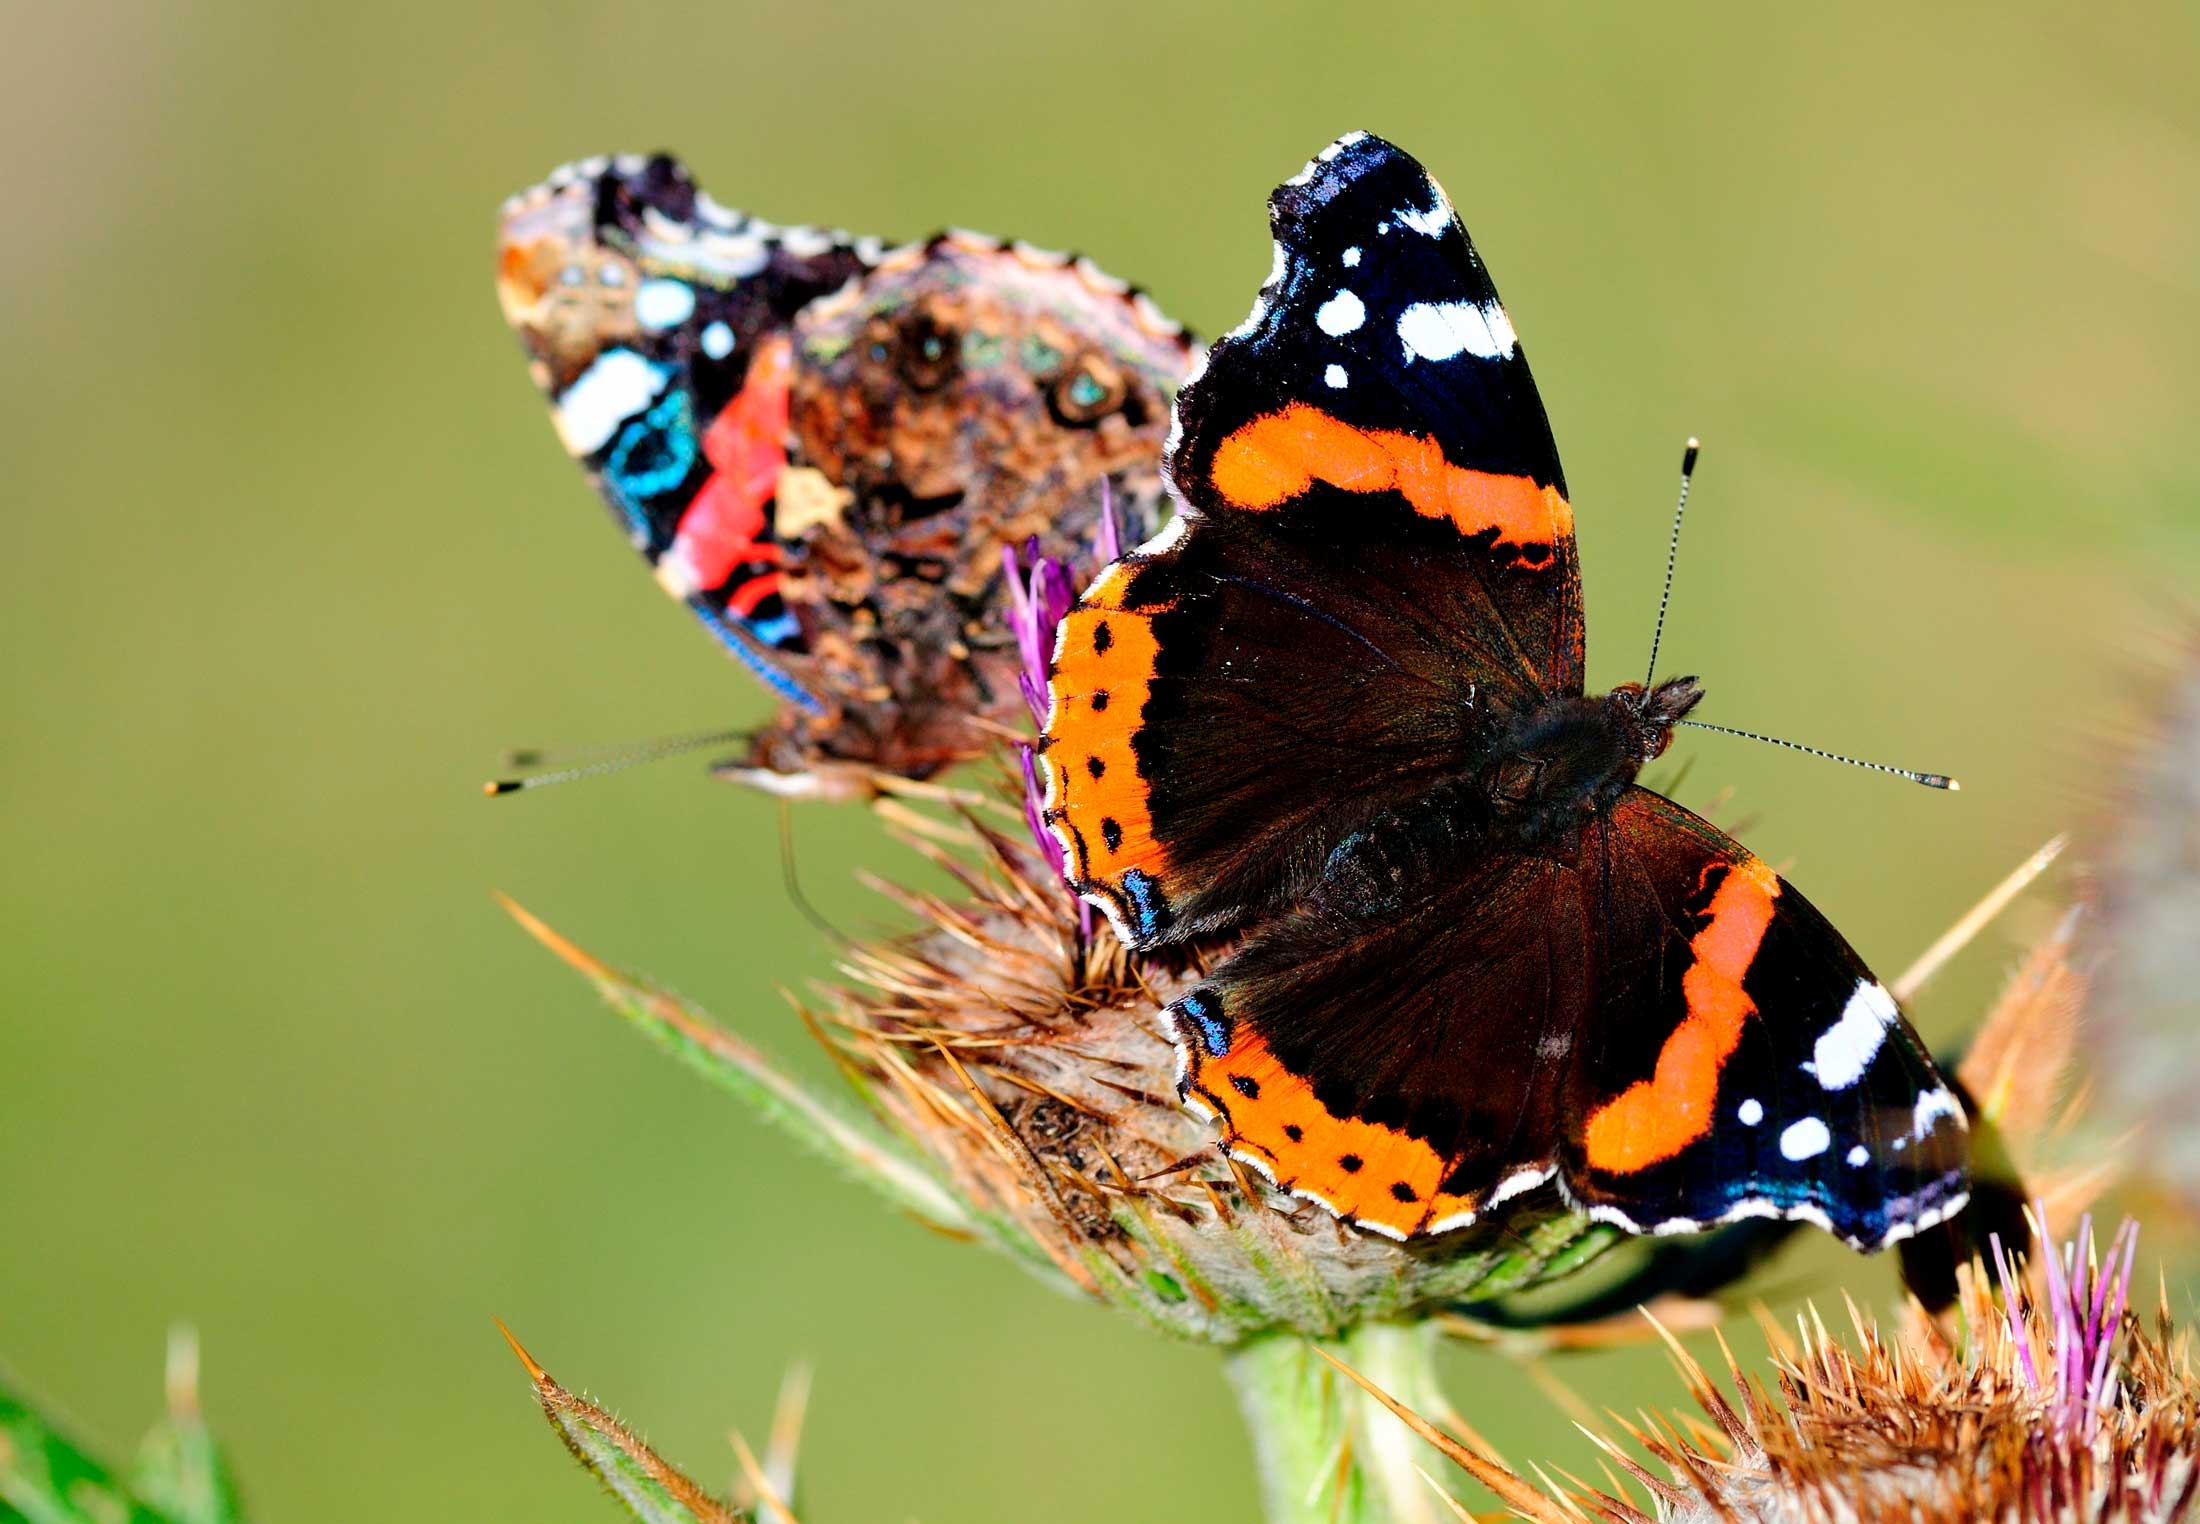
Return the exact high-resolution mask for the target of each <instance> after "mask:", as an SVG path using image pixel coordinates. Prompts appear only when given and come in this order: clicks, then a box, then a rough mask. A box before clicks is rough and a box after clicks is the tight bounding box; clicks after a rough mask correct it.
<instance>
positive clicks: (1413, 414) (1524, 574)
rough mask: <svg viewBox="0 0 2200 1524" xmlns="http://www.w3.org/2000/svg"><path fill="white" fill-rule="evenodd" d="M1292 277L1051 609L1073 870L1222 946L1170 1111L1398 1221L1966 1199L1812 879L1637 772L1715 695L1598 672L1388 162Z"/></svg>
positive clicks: (1408, 171) (1290, 231) (1440, 223)
mask: <svg viewBox="0 0 2200 1524" xmlns="http://www.w3.org/2000/svg"><path fill="white" fill-rule="evenodd" d="M1269 211H1270V219H1271V222H1272V224H1273V228H1274V234H1275V244H1276V249H1275V266H1274V270H1273V272H1272V274H1271V275H1270V277H1269V279H1268V281H1267V283H1266V284H1265V285H1263V286H1262V288H1261V290H1260V294H1259V296H1258V298H1257V299H1256V300H1255V302H1254V305H1253V310H1252V314H1251V316H1249V317H1248V318H1247V319H1246V321H1245V322H1244V323H1243V324H1242V325H1240V326H1239V327H1238V328H1237V329H1236V330H1234V331H1233V332H1231V333H1230V334H1229V335H1227V336H1226V337H1224V338H1223V339H1221V340H1219V341H1218V342H1217V343H1216V344H1215V346H1214V348H1213V350H1212V352H1211V353H1210V354H1209V356H1208V357H1207V362H1206V365H1205V367H1204V369H1203V370H1202V371H1201V372H1200V373H1198V374H1197V375H1195V376H1194V377H1193V378H1192V379H1190V380H1189V381H1187V382H1186V384H1185V386H1184V387H1183V389H1182V390H1181V392H1180V393H1179V394H1178V397H1177V403H1176V418H1175V427H1174V431H1173V433H1172V436H1171V439H1170V442H1169V446H1168V451H1167V454H1166V456H1165V461H1164V470H1165V472H1166V475H1167V478H1168V481H1169V484H1170V487H1171V489H1172V492H1173V494H1174V497H1175V499H1176V502H1177V505H1178V516H1177V517H1176V518H1175V519H1174V520H1173V521H1172V522H1171V523H1170V525H1169V526H1168V528H1167V529H1166V530H1165V531H1164V532H1163V533H1162V534H1161V535H1160V536H1158V537H1157V538H1155V539H1154V540H1152V541H1151V542H1149V543H1147V544H1145V545H1144V546H1142V547H1141V548H1140V549H1138V550H1137V551H1135V552H1134V553H1132V554H1129V555H1126V556H1124V557H1123V558H1122V559H1120V560H1119V561H1117V562H1116V563H1114V564H1113V565H1111V566H1109V567H1108V568H1107V569H1106V570H1105V571H1103V572H1102V573H1101V574H1100V576H1099V578H1098V579H1097V580H1096V581H1095V582H1094V583H1093V584H1092V585H1091V586H1090V588H1088V589H1087V590H1086V592H1085V593H1084V595H1083V597H1082V598H1081V599H1080V600H1079V602H1078V603H1077V605H1076V606H1075V607H1074V608H1073V610H1072V611H1071V612H1070V614H1069V615H1068V616H1067V617H1066V618H1065V619H1064V620H1063V622H1062V624H1061V625H1060V627H1059V630H1058V635H1057V644H1056V648H1055V653H1054V660H1053V665H1052V672H1051V679H1050V689H1051V704H1052V707H1051V713H1050V717H1049V719H1048V722H1047V726H1046V732H1045V736H1044V738H1043V741H1042V763H1043V767H1044V771H1045V775H1046V785H1047V798H1046V809H1045V818H1046V821H1047V823H1048V825H1049V827H1050V829H1051V830H1052V831H1053V832H1054V833H1055V835H1056V836H1057V838H1058V839H1059V841H1060V842H1061V845H1062V849H1063V851H1064V854H1065V856H1066V859H1067V863H1068V868H1067V870H1066V872H1067V877H1068V879H1069V882H1070V886H1071V888H1072V889H1074V890H1075V891H1076V892H1077V893H1078V894H1080V895H1082V896H1083V897H1084V898H1086V899H1087V900H1089V901H1090V902H1091V903H1092V904H1093V905H1095V906H1097V907H1098V908H1099V909H1101V910H1102V911H1104V912H1106V914H1107V916H1108V918H1109V920H1110V921H1111V922H1112V923H1113V925H1114V928H1115V930H1116V932H1117V934H1118V935H1119V936H1120V937H1121V938H1122V939H1123V941H1124V942H1126V943H1127V944H1128V945H1130V946H1131V947H1133V948H1135V949H1141V950H1151V949H1158V948H1164V947H1168V946H1171V945H1176V944H1186V943H1206V944H1209V945H1210V946H1219V947H1220V948H1221V951H1220V953H1219V957H1220V961H1219V962H1217V963H1215V964H1214V966H1213V967H1212V969H1211V971H1210V972H1208V973H1206V974H1205V975H1203V976H1201V977H1200V978H1199V979H1198V980H1197V981H1196V983H1194V984H1193V985H1192V987H1191V988H1189V989H1188V990H1186V991H1185V992H1184V993H1183V994H1181V995H1180V996H1178V998H1176V999H1175V1000H1174V1001H1173V1002H1172V1003H1171V1004H1170V1005H1169V1006H1168V1007H1167V1009H1166V1012H1165V1015H1166V1017H1167V1019H1168V1022H1169V1024H1170V1028H1171V1031H1172V1034H1173V1037H1174V1041H1175V1044H1176V1048H1177V1056H1178V1063H1179V1068H1178V1075H1179V1080H1178V1083H1179V1090H1180V1092H1181V1094H1182V1095H1183V1097H1184V1098H1185V1100H1186V1102H1187V1103H1188V1104H1189V1105H1190V1106H1191V1107H1193V1108H1194V1109H1195V1110H1197V1111H1199V1112H1201V1113H1204V1114H1206V1115H1208V1116H1210V1117H1211V1118H1212V1119H1213V1120H1214V1121H1215V1122H1216V1123H1217V1124H1218V1125H1219V1128H1220V1133H1221V1144H1222V1146H1223V1147H1224V1148H1225V1149H1226V1150H1227V1151H1228V1152H1229V1153H1230V1154H1231V1155H1232V1156H1234V1157H1235V1158H1237V1159H1239V1160H1242V1161H1243V1162H1244V1163H1246V1164H1248V1165H1250V1166H1252V1167H1253V1168H1254V1169H1256V1170H1258V1171H1260V1172H1261V1173H1262V1174H1263V1175H1265V1176H1266V1177H1268V1179H1269V1180H1270V1181H1271V1182H1273V1183H1274V1184H1275V1185H1276V1186H1277V1187H1278V1188H1279V1189H1281V1190H1283V1191H1287V1192H1289V1193H1291V1194H1293V1195H1295V1196H1299V1197H1303V1198H1305V1199H1307V1200H1310V1201H1313V1202H1316V1203H1319V1204H1320V1205H1321V1206H1323V1207H1325V1208H1327V1209H1328V1210H1329V1211H1330V1212H1332V1213H1334V1214H1336V1215H1337V1216H1338V1217H1340V1218H1342V1219H1344V1220H1345V1221H1346V1222H1348V1223H1352V1224H1355V1225H1357V1226H1359V1227H1361V1228H1364V1229H1367V1230H1370V1231H1373V1232H1377V1233H1382V1234H1386V1235H1388V1236H1390V1237H1393V1238H1398V1239H1411V1238H1417V1237H1421V1236H1425V1235H1431V1234H1439V1233H1443V1232H1446V1231H1448V1230H1451V1229H1455V1228H1459V1227H1464V1226H1466V1225H1468V1224H1471V1223H1475V1222H1478V1221H1481V1220H1483V1219H1484V1218H1485V1216H1486V1215H1487V1214H1489V1213H1490V1212H1491V1211H1492V1209H1493V1208H1496V1207H1498V1206H1499V1205H1501V1204H1502V1203H1504V1202H1506V1201H1508V1200H1510V1199H1511V1198H1514V1197H1517V1196H1521V1195H1523V1194H1524V1193H1527V1192H1530V1191H1534V1190H1537V1189H1539V1188H1543V1187H1546V1186H1549V1187H1551V1188H1552V1189H1554V1190H1555V1191H1556V1192H1557V1193H1558V1194H1559V1195H1560V1196H1561V1197H1562V1198H1563V1199H1564V1200H1566V1201H1568V1202H1570V1203H1572V1204H1573V1205H1575V1206H1576V1207H1578V1208H1580V1209H1582V1210H1585V1211H1586V1212H1587V1213H1588V1214H1589V1215H1590V1216H1591V1217H1592V1218H1595V1219H1598V1220H1601V1221H1605V1222H1610V1223H1615V1224H1617V1225H1618V1226H1619V1227H1621V1228H1623V1229H1625V1230H1627V1231H1629V1232H1634V1233H1680V1232H1691V1231H1695V1230H1698V1229H1702V1228H1707V1227H1710V1226H1712V1225H1714V1224H1718V1223H1726V1222H1732V1221H1736V1220H1738V1219H1742V1218H1750V1217H1768V1218H1782V1219H1789V1220H1798V1221H1804V1222H1810V1223H1815V1224H1817V1225H1819V1226H1821V1227H1823V1228H1826V1229H1828V1230H1829V1231H1831V1232H1833V1233H1835V1234H1837V1235H1839V1236H1840V1237H1841V1238H1843V1239H1844V1240H1846V1241H1847V1242H1848V1243H1850V1244H1852V1245H1854V1246H1857V1247H1859V1248H1863V1249H1875V1248H1879V1247H1882V1246H1884V1245H1887V1244H1889V1243H1892V1242H1894V1241H1896V1240H1899V1239H1902V1238H1905V1237H1908V1236H1909V1235H1911V1234H1913V1233H1915V1232H1917V1231H1918V1230H1919V1229H1921V1228H1923V1227H1925V1226H1927V1225H1930V1224H1932V1223H1935V1222H1938V1221H1940V1220H1942V1219H1943V1218H1945V1217H1947V1216H1949V1215H1950V1214H1952V1213H1954V1212H1955V1211H1956V1210H1958V1209H1959V1208H1960V1207H1961V1206H1962V1204H1963V1202H1964V1201H1965V1199H1966V1192H1967V1189H1968V1185H1967V1181H1968V1165H1967V1152H1968V1146H1967V1122H1966V1118H1965V1115H1964V1110H1963V1107H1962V1104H1961V1102H1960V1101H1959V1100H1958V1099H1957V1097H1956V1095H1955V1093H1954V1092H1953V1091H1952V1090H1951V1089H1950V1088H1949V1086H1948V1084H1947V1083H1946V1082H1945V1081H1944V1080H1943V1078H1942V1077H1941V1075H1940V1073H1939V1071H1938V1070H1937V1069H1936V1068H1935V1067H1934V1064H1933V1061H1932V1059H1931V1058H1930V1057H1929V1056H1928V1054H1927V1053H1926V1051H1925V1049H1924V1047H1923V1045H1922V1044H1921V1043H1920V1041H1919V1039H1918V1037H1917V1035H1916V1033H1915V1032H1913V1031H1912V1030H1911V1028H1910V1027H1909V1025H1908V1024H1907V1022H1906V1021H1905V1020H1904V1019H1903V1017H1902V1015H1901V1013H1900V1011H1899V1010H1898V1009H1897V1007H1896V1004H1895V1001H1894V998H1893V996H1892V995H1890V994H1889V992H1888V991H1887V989H1886V988H1885V987H1884V986H1883V985H1881V984H1880V983H1879V981H1878V980H1876V979H1875V978H1874V977H1873V976H1872V974H1871V972H1870V970H1869V969H1867V968H1866V967H1865V965H1864V963H1863V961H1862V960H1861V959H1860V958H1859V957H1858V956H1857V955H1856V953H1855V952H1854V951H1853V950H1851V949H1850V947H1849V945H1848V944H1847V943H1846V942H1845V941H1843V940H1842V938H1841V936H1840V934H1839V933H1838V932H1837V931H1835V930H1834V928H1833V927H1832V926H1831V925H1830V924H1829V923H1828V922H1827V921H1826V919H1825V917H1823V916H1822V915H1820V914H1819V913H1818V912H1817V911H1816V910H1815V909H1813V908H1812V907H1811V905H1810V904H1809V903H1808V902H1807V901H1806V900H1805V899H1804V898H1803V897H1802V895H1801V894H1799V893H1797V892H1796V890H1795V889H1794V888H1793V886H1791V885H1789V884H1788V883H1786V882H1785V881H1784V880H1782V879H1781V877H1780V876H1779V875H1778V874H1776V873H1775V872H1774V871H1773V870H1772V869H1771V868H1770V867H1768V866H1767V865H1766V864H1765V863H1764V862H1763V861H1762V860H1761V859H1759V858H1757V857H1756V856H1754V855H1752V854H1751V853H1750V852H1749V850H1748V849H1747V848H1745V847H1744V846H1742V845H1741V844H1740V843H1739V842H1737V841H1735V840H1733V839H1732V838H1730V837H1728V836H1727V835H1725V834H1724V833H1722V832H1721V831H1719V830H1717V829H1716V828H1714V827H1713V826H1712V825H1710V824H1709V823H1708V822H1706V821H1704V820H1702V819H1699V818H1698V817H1697V816H1695V815H1693V814H1691V813H1690V812H1689V811H1687V810H1685V809H1683V808H1682V807H1681V806H1679V805H1677V804H1675V803H1674V802H1672V801H1671V800H1669V799H1666V798H1664V797H1663V796H1661V795H1659V794H1657V793H1655V792H1652V791H1651V790H1649V789H1647V788H1645V787H1642V786H1640V785H1638V784H1637V783H1636V782H1635V778H1636V776H1637V774H1638V773H1639V771H1640V770H1641V768H1642V767H1643V765H1644V764H1645V763H1647V762H1649V761H1650V760H1651V759H1653V758H1655V757H1657V756H1658V755H1659V754H1660V753H1662V752H1663V751H1664V750H1665V748H1666V746H1667V745H1668V744H1669V742H1670V740H1671V732H1672V728H1673V726H1674V725H1675V724H1676V723H1677V722H1678V721H1680V720H1681V719H1682V717H1684V716H1685V715H1686V714H1687V713H1688V712H1689V710H1690V709H1691V708H1692V707H1693V706H1694V705H1695V704H1696V702H1697V700H1698V698H1699V697H1700V692H1701V690H1700V688H1699V687H1698V685H1697V683H1696V681H1695V679H1693V678H1685V677H1683V678H1672V679H1668V680H1666V681H1663V682H1659V683H1657V684H1656V685H1655V686H1644V685H1641V684H1627V685H1624V686H1622V687H1619V688H1616V689H1614V690H1613V691H1611V692H1610V693H1607V694H1604V695H1602V696H1600V697H1592V696H1588V695H1586V694H1585V693H1584V691H1583V682H1582V666H1583V627H1582V625H1583V621H1582V601H1581V578H1580V570H1579V564H1578V561H1577V557H1576V549H1575V537H1574V509H1573V506H1572V503H1571V500H1570V499H1569V498H1568V497H1567V494H1566V482H1565V477H1564V475H1563V473H1562V472H1561V470H1560V468H1559V461H1558V454H1557V449H1556V447H1555V445H1554V444H1553V442H1552V439H1551V432H1550V426H1549V424H1548V422H1547V421H1546V419H1545V416H1544V412H1543V406H1542V402H1541V400H1540V399H1539V397H1538V395H1537V393H1536V389H1535V384H1534V382H1533V380H1532V379H1531V378H1530V376H1529V373H1528V364H1527V360H1526V358H1525V357H1524V355H1523V354H1522V352H1521V348H1520V344H1519V340H1518V338H1517V336H1516V335H1515V334H1514V332H1513V326H1512V322H1511V320H1510V319H1509V318H1508V317H1507V315H1506V312H1505V309H1504V307H1503V306H1502V305H1501V304H1500V303H1499V301H1498V297H1497V292H1496V289H1495V288H1494V286H1493V285H1492V284H1491V282H1490V278H1489V275H1488V273H1487V271H1485V270H1484V268H1483V265H1482V261H1481V259H1480V257H1479V256H1478V255H1477V254H1476V252H1475V249H1474V246H1473V244H1472V243H1471V242H1470V241H1469V240H1468V237H1467V234H1466V231H1465V229H1464V228H1463V227H1462V226H1461V225H1460V222H1459V219H1458V217H1457V216H1456V214H1455V213H1454V212H1453V210H1452V206H1451V203H1450V202H1449V201H1448V200H1447V199H1446V198H1445V196H1444V194H1443V192H1442V191H1441V190H1440V189H1439V188H1438V187H1437V185H1436V184H1435V182H1434V181H1433V180H1432V179H1430V177H1429V176H1428V174H1427V173H1426V171H1424V170H1423V169H1422V167H1421V166H1420V165H1419V164H1418V163H1416V162H1415V161H1414V160H1413V159H1412V158H1411V157H1409V156H1408V155H1406V154H1405V153H1403V152H1402V151H1400V150H1399V149H1397V148H1395V147H1393V146H1392V145H1390V144H1389V143H1386V142H1384V141H1382V140H1381V139H1379V138H1375V137H1370V136H1367V135H1365V134H1361V133H1353V134H1350V135H1348V136H1346V137H1343V138H1340V139H1338V140H1337V141H1336V142H1335V143H1333V144H1331V145H1330V146H1329V147H1328V148H1326V149H1324V150H1323V152H1322V153H1321V155H1320V156H1319V157H1318V158H1316V159H1315V160H1314V161H1313V162H1311V163H1310V164H1308V165H1307V166H1306V168H1305V170H1304V171H1303V172H1301V173H1300V174H1298V175H1296V176H1294V177H1293V178H1292V179H1291V180H1289V181H1288V182H1286V183H1285V184H1284V185H1282V186H1281V187H1279V188H1278V189H1277V190H1276V192H1275V194H1274V196H1273V197H1272V198H1271V200H1270V202H1269Z"/></svg>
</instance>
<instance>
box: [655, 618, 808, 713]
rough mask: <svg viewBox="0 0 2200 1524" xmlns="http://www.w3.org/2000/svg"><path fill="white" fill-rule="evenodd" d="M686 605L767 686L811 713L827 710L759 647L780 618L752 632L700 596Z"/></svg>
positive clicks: (721, 643)
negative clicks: (767, 632) (733, 621)
mask: <svg viewBox="0 0 2200 1524" xmlns="http://www.w3.org/2000/svg"><path fill="white" fill-rule="evenodd" d="M687 605H688V607H689V608H691V609H693V610H695V617H696V618H698V619H700V620H702V621H703V627H704V628H705V629H707V630H709V631H710V632H711V634H713V635H715V636H717V637H718V643H719V644H720V645H722V646H724V647H725V648H726V649H727V650H729V651H731V652H732V653H733V655H734V659H735V660H737V661H739V662H740V663H741V665H742V666H744V667H747V668H748V669H749V670H750V671H751V672H753V673H755V674H756V675H757V677H759V678H760V679H762V680H763V683H764V686H766V687H767V688H769V689H771V690H772V692H774V693H776V694H778V695H779V696H780V697H781V698H783V699H785V700H786V701H787V702H788V703H790V704H799V705H801V706H802V707H803V708H804V709H806V710H808V711H809V712H810V713H812V714H823V713H824V712H825V705H824V702H823V701H822V700H820V699H818V698H816V697H814V696H812V694H811V693H810V691H809V690H808V689H806V688H804V687H803V686H802V685H801V684H800V683H797V682H796V681H795V680H794V679H793V678H791V677H789V676H788V675H787V674H786V672H785V671H784V670H783V669H781V667H780V666H779V664H778V663H777V662H775V661H773V660H772V659H771V657H770V655H769V654H767V653H766V652H765V651H764V650H762V649H760V648H759V647H758V645H757V641H758V638H759V636H760V635H761V634H762V630H763V629H765V628H776V627H777V626H778V623H779V621H778V620H773V621H771V622H770V625H768V626H760V627H759V628H758V630H757V632H756V633H751V632H750V631H749V630H748V629H745V628H743V627H742V626H740V625H737V624H733V623H729V622H728V621H727V620H726V618H725V617H724V616H723V615H721V614H720V613H719V612H718V611H717V610H716V609H714V608H712V607H711V606H710V605H709V604H707V603H705V602H704V601H703V600H702V599H700V598H690V599H688V601H687ZM792 617H793V616H792V615H782V616H781V618H784V619H791V618H792Z"/></svg>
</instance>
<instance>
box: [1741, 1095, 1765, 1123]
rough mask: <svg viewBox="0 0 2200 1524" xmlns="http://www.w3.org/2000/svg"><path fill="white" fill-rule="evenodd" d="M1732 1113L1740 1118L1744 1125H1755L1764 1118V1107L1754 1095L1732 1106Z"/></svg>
mask: <svg viewBox="0 0 2200 1524" xmlns="http://www.w3.org/2000/svg"><path fill="white" fill-rule="evenodd" d="M1734 1114H1735V1115H1736V1116H1738V1117H1740V1118H1741V1119H1742V1125H1743V1126H1744V1127H1755V1126H1756V1125H1757V1124H1758V1123H1759V1122H1762V1121H1763V1120H1764V1119H1765V1108H1764V1107H1763V1106H1761V1105H1759V1104H1758V1102H1757V1098H1756V1097H1755V1096H1751V1097H1750V1098H1749V1099H1748V1100H1746V1101H1744V1102H1742V1104H1741V1105H1739V1106H1737V1107H1735V1108H1734Z"/></svg>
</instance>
